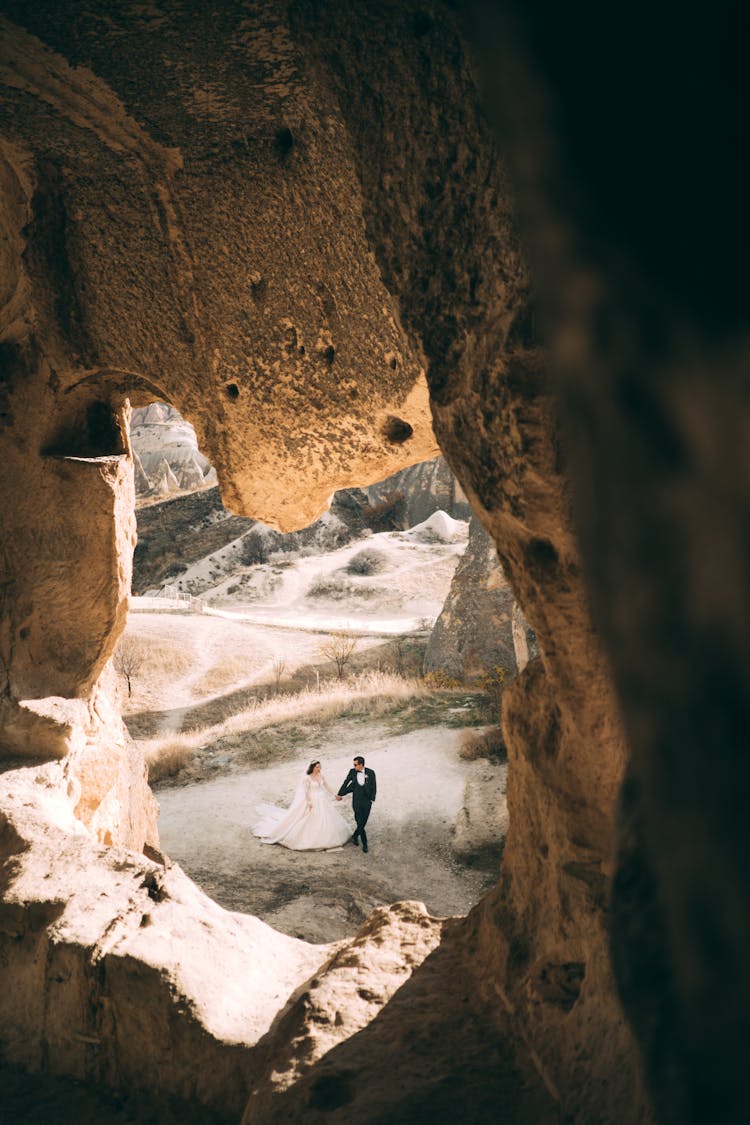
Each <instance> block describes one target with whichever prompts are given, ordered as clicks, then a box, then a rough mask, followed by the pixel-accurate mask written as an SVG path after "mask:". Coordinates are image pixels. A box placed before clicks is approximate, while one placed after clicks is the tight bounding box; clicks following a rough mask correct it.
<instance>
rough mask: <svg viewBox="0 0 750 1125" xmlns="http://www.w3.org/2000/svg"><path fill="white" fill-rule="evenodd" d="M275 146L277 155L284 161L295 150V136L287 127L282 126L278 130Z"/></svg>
mask: <svg viewBox="0 0 750 1125" xmlns="http://www.w3.org/2000/svg"><path fill="white" fill-rule="evenodd" d="M274 144H275V146H276V151H277V153H278V154H279V156H280V157H281V159H282V160H284V159H285V158H286V157H287V156H288V155H289V153H290V152H291V151H292V149H293V148H294V134H293V132H292V130H291V129H290V128H289V127H288V126H287V125H282V126H281V128H280V129H277V130H276V135H275V137H274Z"/></svg>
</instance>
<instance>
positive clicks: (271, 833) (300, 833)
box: [253, 754, 377, 852]
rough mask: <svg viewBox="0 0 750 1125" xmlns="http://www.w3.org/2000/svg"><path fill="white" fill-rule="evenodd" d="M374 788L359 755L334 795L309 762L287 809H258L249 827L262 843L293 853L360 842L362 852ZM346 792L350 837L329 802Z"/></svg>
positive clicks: (315, 765)
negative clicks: (350, 816)
mask: <svg viewBox="0 0 750 1125" xmlns="http://www.w3.org/2000/svg"><path fill="white" fill-rule="evenodd" d="M376 789H377V785H376V781H375V771H374V770H371V769H365V760H364V758H363V757H362V756H361V754H358V755H357V756H356V757H355V759H354V764H353V769H350V770H349V773H348V774H347V775H346V778H345V779H344V782H343V784H342V786H341V788H340V789H339V791H338V793H334V792H333V790H332V789H331V788H330V786H329V785H328V783H327V782H326V780H325V778H324V777H323V772H322V770H321V767H320V762H317V761H316V762H310V765H309V766H308V767H307V772H306V773H305V775H304V776H303V777H302V779H301V780H300V782H299V784H298V786H297V788H296V790H295V793H294V797H293V799H292V803H291V805H290V806H289V808H288V809H281V808H279V807H278V806H277V805H260V806H259V807H258V812H259V813H260V814H261V819H260V821H259V822H258V823H257V824H256V825H255V827H254V828H253V834H254V835H255V836H259V837H260V839H261V840H262V841H263V843H264V844H282V845H283V846H284V847H285V848H292V850H293V851H313V850H314V851H319V850H327V849H329V848H340V847H341V846H342V845H343V844H346V843H347V842H348V841H349V840H351V841H352V843H354V844H358V843H359V842H360V840H361V841H362V851H363V852H366V851H367V833H366V832H365V825H366V824H367V819H368V817H369V815H370V810H371V809H372V803H373V801H374V800H375V793H376ZM350 793H351V795H352V809H353V812H354V821H355V823H356V828H355V831H354V834H352V833H351V830H350V827H349V825H348V824H347V823H346V821H345V820H344V818H343V817H342V816H341V815H340V813H339V812H338V810H337V809H336V808H334V805H333V801H332V798H333V799H335V800H336V801H341V800H342V799H343V798H344V797H346V796H348V795H349V794H350Z"/></svg>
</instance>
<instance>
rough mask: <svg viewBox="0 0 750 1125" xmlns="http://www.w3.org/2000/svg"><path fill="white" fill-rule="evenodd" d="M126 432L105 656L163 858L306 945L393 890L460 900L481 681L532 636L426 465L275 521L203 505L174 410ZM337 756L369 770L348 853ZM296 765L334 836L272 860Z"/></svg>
mask: <svg viewBox="0 0 750 1125" xmlns="http://www.w3.org/2000/svg"><path fill="white" fill-rule="evenodd" d="M130 442H131V447H132V453H133V462H134V478H135V495H136V517H137V524H138V542H137V545H136V548H135V554H134V570H133V596H132V598H131V600H130V613H129V617H128V623H127V626H126V630H125V633H124V635H123V637H122V638H121V640H120V642H119V645H118V648H117V650H116V652H115V656H114V668H115V670H116V672H117V673H118V676H119V681H120V698H121V702H122V706H123V714H124V720H125V723H126V726H127V728H128V730H129V733H130V735H131V737H133V738H134V739H135V740H136V742H137V743H138V745H139V747H140V748H141V749H142V750H143V752H144V754H145V758H146V762H147V764H148V771H149V781H150V783H151V785H152V787H153V788H154V790H155V792H156V795H157V798H158V801H159V805H160V810H161V811H160V819H159V834H160V839H161V847H162V849H163V851H164V852H165V853H166V854H168V855H169V856H170V857H171V858H172V859H173V860H176V861H177V862H179V863H180V864H181V865H182V866H183V868H184V869H185V870H186V871H187V872H188V874H190V875H191V876H192V877H193V878H194V879H195V880H196V882H197V883H198V884H199V885H200V886H201V887H202V888H203V889H204V890H206V891H207V892H208V893H209V894H211V896H212V898H214V899H215V901H217V902H219V903H220V904H221V905H222V906H224V907H227V908H230V909H235V910H242V911H245V912H247V913H251V914H254V915H256V916H258V917H260V918H262V919H263V920H265V921H268V922H269V923H270V924H272V925H273V926H274V927H275V928H277V929H279V930H281V931H282V932H285V933H289V934H290V935H292V936H295V937H300V938H304V939H306V940H309V941H314V942H324V941H332V940H340V939H341V938H343V937H347V936H351V935H353V934H354V933H355V932H356V929H357V927H358V926H359V925H361V923H362V922H363V921H364V920H365V918H366V917H367V916H368V914H369V913H370V911H371V910H372V909H374V908H375V907H377V906H381V905H385V904H387V903H390V902H393V901H397V900H400V899H414V898H419V899H421V900H422V901H424V902H425V903H426V905H427V908H428V910H429V911H430V912H431V913H432V914H435V915H438V916H446V915H456V914H465V913H467V912H468V910H469V909H470V908H471V907H472V906H473V905H475V904H476V902H477V901H478V900H479V899H480V897H481V896H482V894H483V893H485V892H486V891H487V890H488V889H489V887H490V886H491V885H492V883H493V882H494V880H495V878H496V874H497V868H498V863H499V858H500V855H501V852H502V846H503V841H504V838H505V834H506V831H507V804H506V800H505V790H506V785H507V755H506V752H505V747H504V744H503V739H502V734H501V731H500V726H499V720H500V711H501V699H502V691H503V688H504V686H505V684H506V682H509V681H510V680H511V678H512V677H513V675H515V673H516V672H517V671H518V670H519V669H521V668H522V667H523V666H524V664H525V662H526V660H527V659H528V655H529V644H531V646H532V650H533V646H534V639H533V634H531V631H530V630H529V628H528V626H527V625H526V624H525V622H524V621H523V618H522V615H521V614H520V610H519V607H518V606H517V604H516V603H515V601H514V599H513V595H512V592H511V590H510V587H509V585H508V583H507V579H505V577H504V575H503V573H502V569H501V567H500V564H499V560H498V559H497V554H496V552H495V550H494V546H493V545H492V543H491V541H490V540H489V537H488V536H486V533H484V532H483V531H482V529H481V527H480V525H479V524H478V522H477V521H476V520H474V521H472V523H471V525H470V519H471V509H470V506H469V504H468V501H467V500H466V497H465V496H464V494H463V492H462V490H461V488H460V486H459V485H458V482H457V481H456V479H455V477H454V476H453V474H452V473H451V471H450V469H449V468H448V466H447V465H446V463H445V462H444V461H443V459H442V458H438V459H437V460H433V461H429V462H423V463H419V464H417V465H415V466H413V467H412V468H411V469H407V470H403V471H400V472H398V473H396V474H395V475H393V476H391V477H389V478H387V479H385V480H383V481H381V482H379V483H377V484H374V485H370V486H366V487H361V488H349V489H345V490H341V491H339V492H336V493H335V494H334V495H333V497H332V499H331V502H330V505H329V508H328V510H327V511H326V512H325V513H324V514H323V516H321V517H320V518H319V519H318V520H316V521H314V523H313V524H311V525H310V526H308V527H307V528H304V529H302V530H300V531H298V532H291V533H287V534H283V533H281V532H278V531H276V530H274V529H273V528H271V527H269V526H268V525H266V524H264V523H262V522H260V521H257V520H253V519H250V518H247V517H239V516H235V515H233V514H232V513H231V512H230V511H228V510H227V509H226V508H225V507H224V505H223V503H222V499H221V495H220V491H219V486H218V481H217V475H216V471H215V469H214V468H213V466H212V465H211V464H210V462H209V461H208V459H207V458H206V457H205V456H204V455H203V453H202V452H201V451H200V449H199V447H198V441H197V438H196V435H195V431H194V430H193V427H192V426H191V425H190V424H189V423H188V422H187V421H186V420H185V419H183V418H182V417H181V416H180V414H179V413H178V411H177V410H176V408H175V407H174V406H172V405H168V404H166V403H164V402H159V401H156V402H152V403H150V404H147V405H145V406H142V407H139V408H136V409H134V410H133V412H132V416H131V420H130ZM488 587H491V593H488V592H487V588H488ZM482 599H484V605H483V607H481V608H480V606H479V605H478V601H482ZM482 608H483V609H484V613H482V611H481V609H482ZM490 622H491V626H490V625H489V623H490ZM355 750H356V752H359V753H362V754H365V755H366V760H367V767H366V768H367V769H368V770H370V771H374V772H375V773H376V775H377V777H378V779H379V780H378V797H377V800H376V802H375V803H374V805H373V807H372V817H371V822H370V841H369V842H370V850H369V852H368V859H367V861H366V865H363V862H362V861H363V860H364V858H365V857H364V854H363V853H361V852H358V851H357V850H356V849H355V847H354V846H350V840H351V836H352V834H353V831H354V828H355V823H354V819H353V810H352V807H351V800H349V801H348V802H347V803H346V804H343V803H336V801H335V798H336V795H337V791H338V789H339V786H340V785H341V784H343V782H344V779H345V777H346V774H347V771H348V769H349V768H350V767H351V765H352V755H353V754H354V753H355ZM312 760H319V761H320V762H321V764H322V769H323V777H324V779H325V783H326V785H327V786H328V788H329V789H330V792H331V800H330V801H329V802H328V804H329V805H330V806H331V807H332V808H333V807H334V805H335V812H334V814H333V819H335V821H336V824H335V827H333V828H332V830H333V831H334V832H335V833H341V834H342V836H343V835H344V833H345V844H346V846H345V847H340V846H337V847H336V848H333V846H332V845H331V846H323V845H324V844H326V843H330V841H328V840H327V839H325V840H322V841H318V842H317V843H319V844H320V846H315V847H306V848H305V849H304V850H305V854H304V855H302V854H298V855H297V856H296V862H293V861H292V860H290V850H291V853H292V857H294V850H295V848H294V845H293V844H292V845H290V848H289V849H288V848H286V847H284V846H280V847H276V846H270V845H268V844H267V843H265V842H264V841H262V840H261V839H259V838H256V836H255V834H254V831H253V830H254V827H256V826H257V823H258V820H259V816H260V814H259V812H258V809H263V808H266V809H267V808H268V807H269V805H276V806H277V807H284V806H286V805H287V804H289V802H290V801H291V800H292V798H293V795H294V793H295V791H296V789H297V787H298V783H299V778H300V776H302V774H303V773H304V771H305V770H306V769H307V767H308V763H309V762H310V761H312ZM342 825H343V826H344V827H343V828H342ZM341 842H342V841H341V840H339V841H338V843H339V844H341ZM373 845H374V846H373Z"/></svg>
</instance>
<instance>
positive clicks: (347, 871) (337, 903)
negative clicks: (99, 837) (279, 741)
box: [157, 720, 505, 942]
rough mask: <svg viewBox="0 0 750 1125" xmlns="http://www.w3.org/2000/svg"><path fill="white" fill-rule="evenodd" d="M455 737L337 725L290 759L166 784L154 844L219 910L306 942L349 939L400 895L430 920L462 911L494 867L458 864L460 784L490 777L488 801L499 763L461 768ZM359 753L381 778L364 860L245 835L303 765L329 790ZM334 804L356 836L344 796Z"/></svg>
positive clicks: (287, 793) (442, 731)
mask: <svg viewBox="0 0 750 1125" xmlns="http://www.w3.org/2000/svg"><path fill="white" fill-rule="evenodd" d="M459 735H460V731H459V730H457V729H455V728H450V727H432V728H423V729H420V730H414V731H411V732H409V733H407V734H400V735H393V734H390V733H389V732H388V731H387V729H386V728H385V727H384V726H383V725H380V724H378V725H373V724H371V723H362V722H353V721H350V720H345V721H342V722H340V723H337V724H336V725H335V727H334V728H333V729H332V730H331V731H330V733H329V735H328V737H327V739H326V741H325V742H324V743H322V744H317V745H309V746H303V747H299V748H298V749H297V750H296V752H295V755H294V757H293V759H292V760H290V761H284V762H282V763H279V764H277V765H271V766H266V767H264V768H260V769H255V770H250V771H240V772H231V773H229V774H228V775H226V776H220V777H217V778H215V779H213V780H210V781H204V782H199V783H197V784H187V785H181V786H169V787H163V788H161V789H159V791H158V792H157V797H158V800H159V803H160V806H161V815H160V818H159V830H160V834H161V840H162V846H163V848H164V850H165V851H166V852H167V854H168V855H169V856H170V857H171V858H172V859H174V860H176V861H177V862H178V863H180V864H181V865H182V867H183V868H184V869H185V870H186V871H187V873H188V874H189V875H190V876H191V877H192V878H193V879H195V881H196V882H197V883H198V884H199V885H200V886H201V887H202V888H203V889H204V890H205V891H207V892H208V893H209V894H210V895H211V896H212V897H213V898H214V899H216V901H217V902H219V903H220V904H221V905H222V906H225V907H227V908H228V909H231V910H242V911H247V912H249V913H252V914H256V915H257V916H258V917H260V918H262V919H263V921H265V922H268V923H269V924H270V925H272V926H274V927H275V928H276V929H279V930H282V931H283V932H284V933H288V934H291V935H293V936H295V937H300V938H304V939H305V940H307V941H311V942H327V941H335V940H337V939H339V938H342V937H345V936H348V935H351V934H353V933H355V932H356V930H357V929H358V927H359V925H360V924H361V923H362V922H363V921H364V919H365V918H366V917H367V915H368V914H369V913H370V911H371V910H372V909H373V908H374V907H376V906H380V905H384V904H386V903H389V902H394V901H397V900H399V899H418V900H420V901H422V902H424V903H425V905H426V906H427V909H428V911H429V912H430V913H431V914H433V915H438V916H448V915H453V914H465V913H466V912H467V911H468V910H469V909H470V908H471V907H472V906H473V905H474V903H475V902H477V901H478V899H479V898H480V896H481V895H482V893H483V892H484V891H485V890H486V889H487V888H488V887H489V886H490V885H491V884H492V882H493V881H494V878H495V877H496V865H493V864H490V863H487V864H485V865H483V867H482V868H471V867H467V866H465V865H464V864H463V863H459V862H458V861H457V860H456V858H455V857H454V854H453V851H452V847H451V842H452V834H453V827H454V824H455V821H456V818H457V816H458V815H459V813H460V812H461V809H462V808H463V805H464V792H465V787H466V783H467V780H469V779H472V778H477V779H480V778H481V774H482V773H483V772H484V773H488V772H489V773H491V774H492V777H491V778H488V779H487V784H488V786H489V787H490V788H492V791H493V793H494V792H496V790H497V781H498V778H497V774H498V772H502V773H503V774H504V770H505V767H504V766H495V767H492V766H489V765H488V763H487V762H482V763H480V762H464V761H462V760H461V759H460V758H459V756H458V740H459ZM355 753H362V754H364V755H365V757H366V759H367V764H368V765H369V766H371V767H372V768H373V769H374V770H375V772H376V774H377V779H378V797H377V800H376V802H375V804H374V805H373V811H372V815H371V817H370V821H369V824H368V826H367V833H368V837H369V842H370V851H369V854H367V855H365V854H364V853H363V852H362V850H361V849H360V848H358V847H356V846H355V845H353V844H346V845H345V846H344V847H343V848H337V849H334V850H332V851H327V852H294V851H289V850H288V849H287V848H283V847H280V846H279V845H272V846H269V845H267V844H263V843H262V842H261V841H260V840H258V839H256V838H255V837H254V836H253V835H252V832H251V827H252V825H253V823H254V821H255V820H256V812H255V808H256V805H258V804H259V803H261V802H269V803H272V804H281V805H286V804H288V803H289V801H290V800H291V796H292V793H293V792H294V789H295V786H296V784H297V782H298V781H299V778H300V776H301V774H302V773H303V772H304V770H305V768H306V766H307V763H308V761H309V760H311V759H316V758H318V759H320V760H321V762H322V765H323V771H324V775H325V777H326V780H327V781H328V784H329V785H330V786H331V788H332V789H333V790H334V791H335V790H337V789H338V787H339V785H340V784H341V782H342V781H343V779H344V777H345V776H346V773H347V770H348V769H349V767H350V765H351V759H352V755H353V754H355ZM337 807H338V808H339V809H340V810H341V811H342V812H343V815H344V816H345V818H346V820H347V821H348V822H351V825H352V830H353V829H354V820H353V816H352V811H351V799H349V800H348V801H346V802H344V801H342V802H340V803H339V804H338V805H337Z"/></svg>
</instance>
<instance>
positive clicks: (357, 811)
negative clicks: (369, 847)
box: [352, 801, 372, 844]
mask: <svg viewBox="0 0 750 1125" xmlns="http://www.w3.org/2000/svg"><path fill="white" fill-rule="evenodd" d="M352 811H353V812H354V820H355V822H356V825H357V831H356V832H355V833H354V835H355V836H359V838H360V839H361V841H362V843H363V844H367V833H366V832H365V825H366V824H367V821H368V818H369V816H370V812H371V811H372V801H363V802H361V803H360V802H359V801H355V802H354V803H353V806H352Z"/></svg>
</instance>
